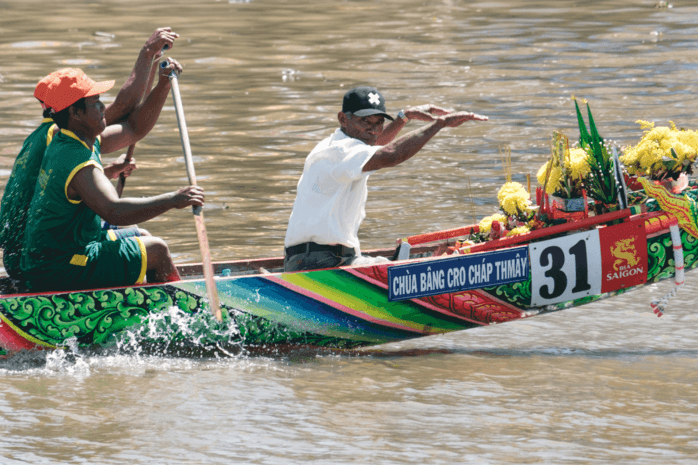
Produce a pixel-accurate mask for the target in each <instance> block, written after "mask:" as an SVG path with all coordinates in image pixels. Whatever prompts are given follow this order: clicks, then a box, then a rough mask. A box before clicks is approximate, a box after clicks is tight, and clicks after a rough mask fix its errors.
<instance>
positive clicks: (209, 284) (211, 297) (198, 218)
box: [160, 62, 223, 321]
mask: <svg viewBox="0 0 698 465" xmlns="http://www.w3.org/2000/svg"><path fill="white" fill-rule="evenodd" d="M167 65H168V64H167V62H163V63H162V64H161V65H160V66H162V67H163V68H166V67H167ZM169 78H170V83H171V85H172V98H173V100H174V104H175V112H176V113H177V125H178V126H179V136H180V138H181V140H182V149H183V150H184V162H185V164H186V166H187V176H188V177H189V184H190V185H192V186H195V185H196V173H195V172H194V161H193V157H192V154H191V145H190V144H189V133H188V132H187V122H186V120H185V119H184V109H183V106H182V98H181V96H180V93H179V82H178V79H177V73H175V72H174V71H172V73H170V75H169ZM192 210H193V212H194V221H195V223H196V236H197V238H198V239H199V249H200V250H201V257H202V258H203V267H204V281H205V282H206V293H207V294H208V301H209V305H210V306H211V312H212V313H213V315H214V316H215V317H216V319H217V320H218V321H222V319H223V318H222V316H221V306H220V302H219V300H218V288H217V287H216V281H215V280H214V279H213V275H214V272H213V263H212V262H211V250H210V247H209V245H208V235H207V234H206V226H205V225H204V212H203V208H201V207H200V206H197V205H195V206H193V207H192Z"/></svg>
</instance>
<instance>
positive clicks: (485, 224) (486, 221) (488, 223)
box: [479, 213, 508, 234]
mask: <svg viewBox="0 0 698 465" xmlns="http://www.w3.org/2000/svg"><path fill="white" fill-rule="evenodd" d="M507 220H508V218H507V216H506V215H502V214H501V213H495V214H494V215H490V216H488V217H486V218H483V219H482V220H480V224H479V227H480V232H481V233H483V234H487V233H489V232H490V231H491V230H492V223H493V222H494V221H499V222H500V223H503V224H504V225H506V224H507Z"/></svg>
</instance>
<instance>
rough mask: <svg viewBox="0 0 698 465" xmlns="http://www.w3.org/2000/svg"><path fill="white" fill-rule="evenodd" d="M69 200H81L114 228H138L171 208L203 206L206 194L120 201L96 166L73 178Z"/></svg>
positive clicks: (197, 190) (190, 190)
mask: <svg viewBox="0 0 698 465" xmlns="http://www.w3.org/2000/svg"><path fill="white" fill-rule="evenodd" d="M68 197H69V198H71V199H74V200H76V199H81V200H82V201H83V202H85V205H87V206H88V207H89V208H90V210H92V211H93V212H95V213H96V214H97V215H99V216H100V217H101V218H102V219H104V220H106V221H107V222H108V223H109V224H113V225H131V224H138V223H142V222H144V221H148V220H150V219H152V218H155V217H156V216H158V215H161V214H163V213H165V212H166V211H168V210H171V209H172V208H184V207H187V206H190V205H199V206H203V204H204V191H203V189H202V188H201V187H199V186H189V187H185V188H183V189H180V190H178V191H175V192H169V193H167V194H161V195H156V196H154V197H144V198H134V197H128V198H123V199H120V198H119V196H118V195H117V193H116V189H114V186H113V185H112V183H111V182H110V181H109V179H107V177H106V176H105V175H104V173H102V170H100V169H99V168H98V167H97V166H94V165H88V166H86V167H84V168H83V169H81V170H80V171H78V173H77V174H76V175H75V176H74V177H73V179H72V181H71V182H70V184H69V185H68Z"/></svg>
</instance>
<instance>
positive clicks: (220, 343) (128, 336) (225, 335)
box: [116, 306, 243, 357]
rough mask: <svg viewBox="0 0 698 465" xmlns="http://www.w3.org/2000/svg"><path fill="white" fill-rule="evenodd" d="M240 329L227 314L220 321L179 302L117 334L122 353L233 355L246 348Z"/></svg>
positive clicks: (119, 348) (207, 313) (206, 312)
mask: <svg viewBox="0 0 698 465" xmlns="http://www.w3.org/2000/svg"><path fill="white" fill-rule="evenodd" d="M240 341H241V337H240V330H239V328H238V327H237V325H236V324H235V322H234V321H233V319H231V318H230V317H229V316H228V315H227V314H225V315H224V318H223V321H221V322H219V321H217V320H216V319H215V317H214V316H213V315H212V314H211V313H210V312H208V311H200V312H197V313H194V314H190V313H186V312H184V311H182V310H181V309H179V308H178V307H176V306H171V307H169V308H168V309H167V310H166V311H163V312H159V313H151V314H150V315H149V316H148V318H147V319H146V320H145V321H144V322H143V323H142V324H140V325H137V326H134V327H131V328H128V329H126V330H124V331H122V332H121V333H120V334H119V335H117V336H116V346H117V348H118V351H119V352H121V353H129V354H137V355H138V354H161V355H178V356H197V355H198V356H200V357H203V356H216V357H218V356H224V357H234V356H237V355H239V354H240V353H242V352H243V349H242V345H241V343H240Z"/></svg>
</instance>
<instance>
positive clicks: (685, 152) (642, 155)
mask: <svg viewBox="0 0 698 465" xmlns="http://www.w3.org/2000/svg"><path fill="white" fill-rule="evenodd" d="M636 122H637V123H638V124H639V125H640V127H641V128H642V129H643V130H644V131H645V133H644V135H643V136H642V139H641V140H640V142H639V143H638V144H637V145H636V146H635V147H630V148H627V149H626V150H625V152H624V154H623V155H622V156H621V157H620V161H622V162H623V164H624V165H625V166H626V167H627V169H628V173H630V174H633V175H641V176H645V175H647V176H650V177H652V176H653V175H658V176H661V175H665V174H667V173H670V172H673V173H679V172H681V171H685V170H686V169H687V168H688V167H689V166H690V165H691V164H692V163H693V162H695V161H696V158H697V157H698V132H696V131H680V130H678V129H676V125H675V124H674V122H673V121H670V122H669V124H670V127H665V126H660V127H654V123H650V122H648V121H643V120H638V121H636ZM671 149H674V152H675V153H676V156H674V154H673V153H672V151H671Z"/></svg>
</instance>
